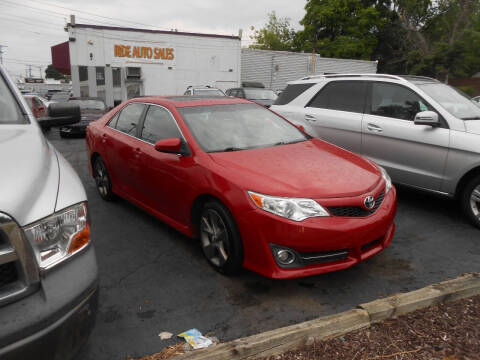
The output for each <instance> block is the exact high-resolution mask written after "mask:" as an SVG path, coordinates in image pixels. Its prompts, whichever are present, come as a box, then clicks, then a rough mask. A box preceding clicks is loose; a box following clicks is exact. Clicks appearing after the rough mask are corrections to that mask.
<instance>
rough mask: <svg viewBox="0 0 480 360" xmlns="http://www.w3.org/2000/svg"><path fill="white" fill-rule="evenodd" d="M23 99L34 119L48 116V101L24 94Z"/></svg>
mask: <svg viewBox="0 0 480 360" xmlns="http://www.w3.org/2000/svg"><path fill="white" fill-rule="evenodd" d="M23 97H24V98H25V101H26V103H27V105H28V107H29V108H30V110H31V111H32V113H33V116H35V118H36V119H39V118H43V117H46V116H47V115H48V105H49V101H48V100H47V99H45V98H42V97H41V96H38V95H34V94H24V95H23Z"/></svg>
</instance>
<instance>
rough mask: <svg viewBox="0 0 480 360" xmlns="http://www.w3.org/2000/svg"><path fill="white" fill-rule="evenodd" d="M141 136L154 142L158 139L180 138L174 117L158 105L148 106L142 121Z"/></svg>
mask: <svg viewBox="0 0 480 360" xmlns="http://www.w3.org/2000/svg"><path fill="white" fill-rule="evenodd" d="M141 138H142V139H143V140H145V141H147V142H149V143H152V144H155V143H156V142H157V141H158V140H163V139H170V138H182V135H181V134H180V130H179V129H178V127H177V123H176V122H175V119H174V118H173V117H172V115H170V113H169V112H168V111H167V110H166V109H164V108H163V107H160V106H150V108H149V109H148V112H147V115H146V116H145V122H144V123H143V129H142V135H141Z"/></svg>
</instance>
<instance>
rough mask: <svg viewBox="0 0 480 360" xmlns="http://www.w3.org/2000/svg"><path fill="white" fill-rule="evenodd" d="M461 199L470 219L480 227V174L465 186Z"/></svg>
mask: <svg viewBox="0 0 480 360" xmlns="http://www.w3.org/2000/svg"><path fill="white" fill-rule="evenodd" d="M460 201H461V204H462V208H463V211H464V212H465V214H466V215H467V216H468V218H469V219H470V221H471V222H472V223H473V224H474V225H475V226H477V227H479V228H480V175H477V176H476V177H474V178H473V179H472V180H470V181H469V182H468V184H467V185H466V186H465V187H464V189H463V192H462V195H461V198H460Z"/></svg>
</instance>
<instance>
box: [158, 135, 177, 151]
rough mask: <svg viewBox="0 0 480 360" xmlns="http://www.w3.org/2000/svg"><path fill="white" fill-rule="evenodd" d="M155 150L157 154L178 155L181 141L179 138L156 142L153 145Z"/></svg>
mask: <svg viewBox="0 0 480 360" xmlns="http://www.w3.org/2000/svg"><path fill="white" fill-rule="evenodd" d="M155 150H157V151H159V152H166V153H174V154H180V153H181V152H182V151H181V150H182V140H180V139H179V138H170V139H163V140H158V141H157V142H156V143H155Z"/></svg>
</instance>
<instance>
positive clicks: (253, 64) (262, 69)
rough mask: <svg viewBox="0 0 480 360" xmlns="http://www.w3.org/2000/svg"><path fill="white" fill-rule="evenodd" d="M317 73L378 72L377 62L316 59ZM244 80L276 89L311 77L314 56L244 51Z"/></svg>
mask: <svg viewBox="0 0 480 360" xmlns="http://www.w3.org/2000/svg"><path fill="white" fill-rule="evenodd" d="M314 58H315V65H314V66H315V74H323V73H376V72H377V62H376V61H363V60H348V59H333V58H322V57H320V56H319V55H316V56H315V57H314ZM241 74H242V76H241V81H260V82H262V83H263V84H264V85H265V86H266V87H268V88H271V89H273V90H281V89H284V88H285V86H286V85H287V82H289V81H293V80H298V79H300V78H302V77H305V76H308V75H312V54H306V53H295V52H287V51H269V50H256V49H242V70H241Z"/></svg>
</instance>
